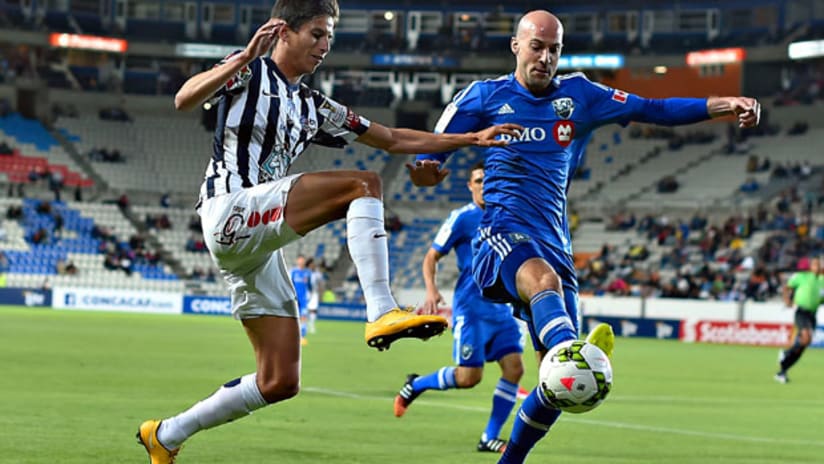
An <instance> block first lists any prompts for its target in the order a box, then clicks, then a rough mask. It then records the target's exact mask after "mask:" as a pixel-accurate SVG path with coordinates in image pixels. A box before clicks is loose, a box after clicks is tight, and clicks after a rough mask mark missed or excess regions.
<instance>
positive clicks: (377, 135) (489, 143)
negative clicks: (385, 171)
mask: <svg viewBox="0 0 824 464" xmlns="http://www.w3.org/2000/svg"><path fill="white" fill-rule="evenodd" d="M520 129H523V128H522V127H521V126H519V125H517V124H509V123H507V124H499V125H497V126H492V127H488V128H486V129H484V130H481V131H477V132H464V133H460V134H434V133H432V132H424V131H419V130H414V129H399V128H395V127H386V126H384V125H382V124H378V123H375V122H372V123H371V124H370V125H369V130H367V131H366V132H365V133H364V134H363V135H361V136H360V137H358V138H357V141H358V142H361V143H364V144H366V145H369V146H371V147H375V148H380V149H382V150H385V151H387V152H389V153H395V154H415V153H439V152H445V151H453V150H457V149H458V148H463V147H468V146H473V145H474V146H478V147H501V146H504V145H506V144H507V142H506V141H504V140H498V139H496V137H497V136H499V135H501V134H507V135H510V136H512V137H517V136H518V134H517V132H516V131H517V130H520Z"/></svg>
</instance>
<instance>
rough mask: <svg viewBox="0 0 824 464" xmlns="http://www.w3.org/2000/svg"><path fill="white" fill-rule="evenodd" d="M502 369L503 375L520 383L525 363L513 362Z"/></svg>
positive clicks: (513, 381)
mask: <svg viewBox="0 0 824 464" xmlns="http://www.w3.org/2000/svg"><path fill="white" fill-rule="evenodd" d="M502 371H503V372H501V376H502V377H503V378H505V379H506V380H507V381H508V382H512V383H519V382H520V381H521V378H522V377H523V376H524V363H522V362H521V363H513V364H510V365H507V366H504V368H503V369H502Z"/></svg>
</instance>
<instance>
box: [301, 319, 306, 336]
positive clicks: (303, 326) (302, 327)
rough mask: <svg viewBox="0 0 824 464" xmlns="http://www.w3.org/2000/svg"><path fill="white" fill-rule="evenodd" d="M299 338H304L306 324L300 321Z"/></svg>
mask: <svg viewBox="0 0 824 464" xmlns="http://www.w3.org/2000/svg"><path fill="white" fill-rule="evenodd" d="M300 338H306V324H304V323H303V322H301V323H300Z"/></svg>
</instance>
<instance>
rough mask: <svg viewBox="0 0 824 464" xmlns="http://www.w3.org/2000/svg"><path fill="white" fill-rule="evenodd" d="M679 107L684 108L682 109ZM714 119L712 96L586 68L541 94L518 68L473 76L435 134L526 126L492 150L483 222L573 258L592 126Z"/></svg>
mask: <svg viewBox="0 0 824 464" xmlns="http://www.w3.org/2000/svg"><path fill="white" fill-rule="evenodd" d="M678 109H682V110H683V111H681V112H680V115H679V112H678V111H677V110H678ZM708 117H709V116H708V114H707V111H706V99H697V98H671V99H666V100H655V99H646V98H642V97H639V96H637V95H633V94H628V93H626V92H623V91H621V90H616V89H612V88H609V87H606V86H604V85H601V84H598V83H595V82H592V81H590V80H589V79H587V78H586V76H584V75H583V74H581V73H574V74H568V75H565V76H558V77H555V78H554V79H553V80H552V83H551V85H550V87H549V91H548V93H547V95H546V96H541V97H538V96H535V95H533V94H532V93H530V92H529V91H528V90H527V89H525V88H524V87H523V86H521V84H519V83H518V81H517V80H516V79H515V76H514V74H508V75H505V76H502V77H500V78H498V79H495V80H487V81H475V82H473V83H472V84H470V85H469V86H468V87H467V88H466V89H464V90H462V91H461V92H459V93H458V94H457V95H456V96H455V98H454V99H453V101H452V102H451V103H450V104H449V105H448V106H447V107H446V109H445V110H444V112H443V115H442V116H441V118H440V120H439V121H438V124H437V126H436V127H435V132H446V133H460V132H467V131H476V130H480V129H483V128H486V127H489V126H491V125H493V124H502V123H516V124H520V125H522V126H523V127H524V128H525V129H524V130H523V132H522V133H521V135H520V137H518V138H517V139H516V140H510V141H509V145H507V146H505V147H493V148H489V149H488V150H487V154H486V161H485V163H486V166H485V177H484V201H485V202H486V213H485V214H484V217H483V220H482V222H481V227H487V226H496V227H495V229H496V230H499V231H510V232H522V233H525V234H526V235H527V236H529V237H531V238H533V239H535V240H537V241H538V242H539V243H541V244H542V245H544V246H549V247H551V248H553V249H556V250H558V251H560V252H563V254H565V255H568V256H569V257H570V258H569V259H570V264H571V259H572V258H571V255H572V245H571V243H570V236H569V227H568V224H567V214H566V204H567V202H566V196H567V192H568V190H569V182H570V180H571V179H572V174H573V173H574V172H575V170H576V169H577V167H578V164H579V162H580V160H581V156H582V154H583V152H584V149H585V147H586V145H587V142H588V141H589V138H590V135H591V134H592V132H593V131H594V130H595V129H597V128H598V127H600V126H603V125H606V124H610V123H619V124H623V125H626V124H628V123H629V122H631V121H638V122H651V123H656V124H663V125H673V124H686V123H691V122H698V121H701V120H704V119H707V118H708ZM503 137H504V138H505V139H510V138H511V137H510V136H508V135H506V136H503ZM448 155H449V154H448V153H441V154H435V155H421V156H419V159H436V160H439V161H444V160H445V159H446V157H447V156H448Z"/></svg>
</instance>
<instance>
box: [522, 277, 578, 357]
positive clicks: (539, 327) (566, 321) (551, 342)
mask: <svg viewBox="0 0 824 464" xmlns="http://www.w3.org/2000/svg"><path fill="white" fill-rule="evenodd" d="M529 307H530V310H531V312H532V326H533V329H534V330H535V333H536V334H538V337H539V338H540V339H541V343H543V344H544V347H545V348H546V349H550V348H552V347H553V346H555V345H557V344H559V343H561V342H565V341H567V340H575V339H576V338H578V336H577V335H576V334H575V324H573V323H572V319H570V318H569V314H567V312H566V305H565V304H564V299H563V298H562V297H561V295H560V294H559V293H558V292H556V291H554V290H544V291H543V292H540V293H538V294H537V295H535V296H534V297H532V300H530V302H529Z"/></svg>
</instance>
